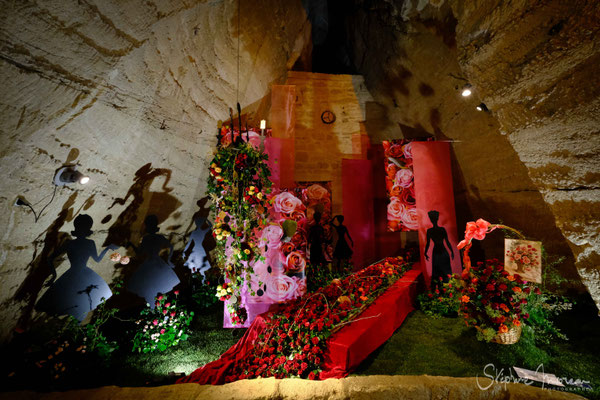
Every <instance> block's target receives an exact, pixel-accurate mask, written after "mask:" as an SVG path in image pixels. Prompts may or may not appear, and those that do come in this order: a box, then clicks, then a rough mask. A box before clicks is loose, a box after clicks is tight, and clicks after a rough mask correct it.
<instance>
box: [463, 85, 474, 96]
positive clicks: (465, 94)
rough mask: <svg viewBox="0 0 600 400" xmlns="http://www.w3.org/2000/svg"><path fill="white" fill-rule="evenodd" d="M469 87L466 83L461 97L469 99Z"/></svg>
mask: <svg viewBox="0 0 600 400" xmlns="http://www.w3.org/2000/svg"><path fill="white" fill-rule="evenodd" d="M471 93H472V92H471V85H470V84H469V83H467V84H466V85H465V86H463V90H462V96H463V97H469V96H470V95H471Z"/></svg>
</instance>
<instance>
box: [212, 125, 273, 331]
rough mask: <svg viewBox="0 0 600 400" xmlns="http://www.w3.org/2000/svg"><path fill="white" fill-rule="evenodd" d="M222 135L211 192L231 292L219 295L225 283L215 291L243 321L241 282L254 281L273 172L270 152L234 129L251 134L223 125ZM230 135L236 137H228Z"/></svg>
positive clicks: (236, 320) (218, 250)
mask: <svg viewBox="0 0 600 400" xmlns="http://www.w3.org/2000/svg"><path fill="white" fill-rule="evenodd" d="M234 133H235V132H234ZM221 135H222V140H221V141H220V146H219V147H218V149H217V153H216V155H215V157H214V158H213V160H212V161H211V163H210V168H209V172H210V176H209V180H208V194H209V196H210V198H211V199H212V206H211V208H212V211H213V212H214V215H215V218H214V228H213V236H214V237H215V239H216V242H217V247H216V262H217V265H218V267H219V268H220V269H221V270H222V272H223V275H224V277H225V281H226V285H227V288H231V293H230V295H228V296H222V295H220V293H221V292H222V289H223V288H222V286H221V289H217V295H218V296H217V297H219V298H220V299H223V300H224V301H226V305H227V310H228V312H229V315H230V318H231V321H232V323H233V324H234V325H238V324H243V322H244V320H245V315H246V314H245V310H243V307H242V305H241V295H242V293H241V288H242V284H243V282H244V281H247V282H249V281H250V274H251V273H252V271H253V264H254V263H255V262H256V260H257V259H258V258H259V252H258V244H259V243H258V242H259V237H258V234H257V233H258V232H259V231H260V228H261V227H263V226H265V225H266V219H265V218H266V215H267V214H266V213H267V202H266V201H267V200H266V197H267V195H268V194H269V193H270V187H271V181H270V180H269V176H270V174H271V173H270V170H269V167H268V165H267V164H266V160H267V155H266V154H265V153H264V152H262V151H260V150H258V149H257V148H256V147H255V145H256V143H254V145H253V143H252V141H250V142H249V143H248V142H244V141H243V140H242V141H240V140H236V135H238V137H241V138H244V137H245V136H249V134H248V135H246V134H245V133H242V134H241V135H239V133H238V134H236V135H233V134H232V132H231V131H230V130H229V129H228V128H227V127H223V128H222V130H221ZM232 136H233V139H234V140H233V142H232V141H231V140H229V141H227V140H226V138H227V137H229V138H232ZM254 136H255V135H253V137H254Z"/></svg>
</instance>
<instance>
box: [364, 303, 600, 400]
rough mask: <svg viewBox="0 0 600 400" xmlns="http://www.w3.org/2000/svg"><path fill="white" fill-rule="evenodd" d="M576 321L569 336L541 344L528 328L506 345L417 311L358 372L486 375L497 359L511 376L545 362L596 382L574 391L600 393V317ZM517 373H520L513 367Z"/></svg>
mask: <svg viewBox="0 0 600 400" xmlns="http://www.w3.org/2000/svg"><path fill="white" fill-rule="evenodd" d="M575 321H576V320H575V319H574V318H568V317H567V319H566V320H565V321H562V325H563V326H564V328H563V330H564V331H565V333H566V334H567V336H568V337H570V340H569V341H562V340H557V341H553V342H552V343H551V344H549V345H540V344H537V345H536V343H535V341H534V339H533V333H532V332H531V331H528V330H524V331H523V335H522V337H521V340H520V341H519V342H518V343H517V344H514V345H501V344H496V343H485V342H479V341H477V339H476V338H475V331H474V329H473V328H468V327H466V326H465V324H464V322H463V320H462V319H460V318H433V317H430V316H427V315H425V314H424V313H422V312H421V311H415V312H413V313H412V314H411V315H409V316H408V317H407V319H406V320H405V321H404V323H403V324H402V326H401V327H400V328H399V329H398V330H397V331H396V332H395V333H394V335H393V336H392V337H391V338H390V339H389V340H388V341H387V342H386V343H385V344H383V345H382V346H381V347H380V348H379V349H377V350H376V351H375V352H374V353H372V354H371V355H370V356H369V357H368V358H367V359H366V360H365V361H364V362H363V363H362V364H361V365H360V366H359V367H358V368H357V370H356V371H355V372H354V374H353V375H381V374H383V375H423V374H427V375H438V376H453V377H473V376H480V377H485V374H484V367H485V366H486V365H488V364H493V365H494V368H495V372H499V371H500V370H501V369H502V368H503V369H504V370H503V371H502V376H505V377H507V376H510V373H511V372H510V371H511V367H513V366H516V367H522V368H527V369H531V370H536V369H537V368H538V366H539V365H540V364H543V368H544V371H545V372H546V373H553V374H555V375H556V376H557V377H559V378H563V377H564V378H568V379H573V380H575V379H581V380H586V381H589V382H590V383H591V386H592V388H593V389H592V390H591V391H589V390H575V387H574V386H567V388H568V389H569V392H573V393H577V394H580V395H582V396H584V397H587V398H592V399H600V390H599V388H600V359H599V358H598V354H600V352H599V351H598V349H599V348H600V336H599V335H598V333H597V332H598V329H599V327H600V323H599V322H598V318H595V320H590V321H589V323H587V324H582V323H581V320H579V322H577V323H576V322H575ZM486 372H487V374H491V373H493V372H494V369H492V368H491V367H488V369H487V370H486ZM512 375H513V376H514V377H515V378H517V375H516V374H515V373H514V371H513V372H512ZM535 386H540V385H537V384H536V385H535ZM546 387H548V386H547V385H546Z"/></svg>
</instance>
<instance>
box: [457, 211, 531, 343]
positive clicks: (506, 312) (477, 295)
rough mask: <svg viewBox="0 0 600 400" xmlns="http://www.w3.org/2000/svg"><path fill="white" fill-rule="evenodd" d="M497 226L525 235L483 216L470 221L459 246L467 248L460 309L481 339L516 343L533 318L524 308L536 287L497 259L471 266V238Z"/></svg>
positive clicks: (464, 258)
mask: <svg viewBox="0 0 600 400" xmlns="http://www.w3.org/2000/svg"><path fill="white" fill-rule="evenodd" d="M495 229H503V230H507V231H511V232H513V233H515V234H516V235H517V236H519V237H520V238H523V235H522V234H521V233H520V232H518V231H517V230H515V229H513V228H510V227H508V226H505V225H500V224H490V223H489V222H487V221H485V220H483V219H479V220H477V221H476V222H469V223H467V229H466V231H465V240H463V241H462V242H460V243H459V245H458V248H459V249H462V248H464V253H463V263H464V266H465V269H464V271H463V274H462V279H463V288H462V296H461V307H460V310H461V313H462V314H463V315H464V317H465V322H466V323H467V325H471V326H474V327H475V328H476V329H477V337H478V339H480V340H485V341H488V342H490V341H491V342H495V343H501V344H514V343H517V342H518V341H519V338H520V336H521V323H522V321H523V320H526V319H527V318H528V317H529V315H528V314H527V312H526V310H525V309H524V307H526V305H527V296H528V295H529V294H530V293H531V290H532V287H531V286H530V285H528V284H527V282H525V281H524V280H523V279H522V278H521V276H520V275H518V274H514V275H511V274H510V273H508V272H507V271H506V270H505V269H504V265H503V263H502V262H500V261H499V260H497V259H494V260H488V261H486V262H485V263H483V262H479V263H477V264H476V265H471V260H470V258H469V249H470V248H471V240H472V239H478V240H483V239H484V238H485V235H486V234H488V233H490V232H491V231H493V230H495Z"/></svg>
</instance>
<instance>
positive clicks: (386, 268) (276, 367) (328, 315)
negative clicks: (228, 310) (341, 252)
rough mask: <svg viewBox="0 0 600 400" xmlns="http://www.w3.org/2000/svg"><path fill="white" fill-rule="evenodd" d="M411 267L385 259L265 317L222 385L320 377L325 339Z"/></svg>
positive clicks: (394, 259) (406, 263)
mask: <svg viewBox="0 0 600 400" xmlns="http://www.w3.org/2000/svg"><path fill="white" fill-rule="evenodd" d="M411 267H412V265H411V264H410V263H408V262H405V261H404V260H403V258H402V257H397V258H386V259H385V260H383V261H381V262H379V263H377V264H374V265H371V266H369V267H367V268H365V269H363V270H361V271H360V272H357V273H356V274H353V275H350V276H348V277H346V278H345V279H343V280H340V279H334V280H333V281H332V282H331V283H330V284H329V285H328V286H326V287H323V288H321V289H319V290H317V291H316V292H314V293H309V294H307V295H305V296H303V297H301V298H298V299H295V300H293V301H291V302H289V303H286V304H285V305H283V306H282V307H281V308H280V309H279V310H277V311H276V312H274V313H271V314H268V315H267V316H266V317H265V321H264V322H265V329H264V330H263V331H262V332H261V333H260V334H259V335H258V338H257V339H256V342H255V343H254V346H253V348H252V349H251V351H250V352H249V354H247V355H246V356H245V357H244V358H243V360H241V362H240V363H239V364H236V365H235V367H234V369H233V371H232V372H231V373H230V374H229V375H228V376H227V378H226V382H233V381H236V380H239V379H247V378H257V377H270V376H274V377H276V378H285V377H302V378H308V379H311V380H313V379H319V374H320V372H321V370H322V365H323V362H324V360H323V354H324V353H325V350H326V348H327V344H326V343H327V340H328V339H329V338H330V337H331V335H332V334H334V333H335V332H337V331H338V330H339V329H341V328H342V327H343V326H344V325H345V324H347V323H348V322H350V321H352V320H353V319H355V318H356V317H357V316H358V315H359V314H360V313H361V312H362V311H363V310H364V309H365V308H367V307H368V306H369V305H370V304H371V303H372V302H373V301H374V300H375V299H377V297H379V296H380V295H381V294H382V293H383V292H384V291H385V290H387V289H388V288H389V287H390V286H391V285H392V284H394V283H395V282H396V281H397V280H398V279H399V278H400V277H401V276H402V275H403V274H404V273H405V272H406V271H408V270H409V269H410V268H411Z"/></svg>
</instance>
